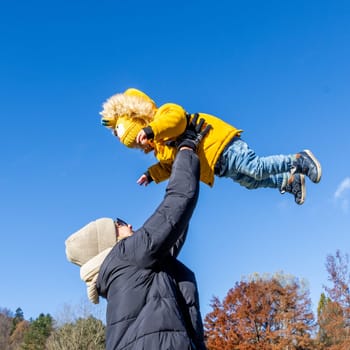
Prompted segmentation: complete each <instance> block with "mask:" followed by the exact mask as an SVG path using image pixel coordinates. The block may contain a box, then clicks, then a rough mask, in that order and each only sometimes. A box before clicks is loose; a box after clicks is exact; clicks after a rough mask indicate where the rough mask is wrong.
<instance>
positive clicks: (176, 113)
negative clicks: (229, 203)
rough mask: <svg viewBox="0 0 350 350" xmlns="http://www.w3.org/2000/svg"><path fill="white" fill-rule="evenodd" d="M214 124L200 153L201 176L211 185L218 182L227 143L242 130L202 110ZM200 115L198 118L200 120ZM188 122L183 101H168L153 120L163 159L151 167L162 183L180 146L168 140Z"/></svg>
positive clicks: (158, 153) (156, 145) (157, 148)
mask: <svg viewBox="0 0 350 350" xmlns="http://www.w3.org/2000/svg"><path fill="white" fill-rule="evenodd" d="M200 118H204V119H205V121H206V123H207V124H210V125H211V126H212V128H211V129H210V131H209V133H208V134H207V135H206V136H205V137H204V139H203V141H202V142H201V143H200V145H199V150H198V155H199V158H200V163H201V174H200V179H201V181H203V182H204V183H206V184H207V185H209V186H213V184H214V167H215V164H216V162H217V161H218V159H219V157H220V155H221V153H222V152H223V150H224V148H225V146H226V145H227V144H228V142H230V141H231V140H232V139H233V137H235V136H237V135H240V133H241V132H242V130H239V129H236V128H235V127H233V126H232V125H230V124H227V123H225V122H224V121H223V120H221V119H219V118H217V117H214V116H212V115H210V114H204V113H199V119H200ZM199 119H198V120H199ZM186 125H187V119H186V111H185V110H184V109H183V108H182V107H181V106H179V105H177V104H174V103H167V104H164V105H162V106H161V107H160V108H159V109H158V110H157V112H156V113H155V115H154V119H153V120H152V121H151V122H150V123H149V126H150V127H151V128H152V131H153V133H154V139H153V144H154V145H153V146H154V154H155V156H156V158H157V159H158V160H159V163H157V164H155V165H153V166H151V167H150V168H149V169H148V171H149V174H150V175H151V177H152V179H153V180H154V181H155V182H156V183H158V182H161V181H163V180H166V179H168V178H169V177H170V173H171V166H172V163H173V161H174V159H175V155H176V149H175V148H174V147H169V146H167V145H166V144H165V143H166V142H167V141H169V140H171V139H175V138H176V137H178V136H179V135H181V134H182V133H183V132H184V131H185V129H186Z"/></svg>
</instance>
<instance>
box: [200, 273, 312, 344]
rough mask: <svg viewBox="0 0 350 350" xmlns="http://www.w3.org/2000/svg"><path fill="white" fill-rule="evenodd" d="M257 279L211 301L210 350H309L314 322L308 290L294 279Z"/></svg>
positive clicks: (207, 330)
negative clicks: (220, 299) (221, 300)
mask: <svg viewBox="0 0 350 350" xmlns="http://www.w3.org/2000/svg"><path fill="white" fill-rule="evenodd" d="M284 277H285V276H283V275H279V276H278V277H276V276H275V277H270V276H269V277H268V278H266V277H265V278H262V277H260V276H259V275H256V276H255V277H254V278H253V279H251V280H243V281H241V282H239V283H236V284H235V287H234V288H232V289H230V290H229V292H228V294H227V295H226V297H225V298H224V300H223V302H220V301H219V299H218V298H216V297H215V298H214V299H213V302H212V305H211V306H212V308H213V311H212V312H211V313H209V314H208V315H207V316H206V317H205V334H206V340H207V347H208V349H209V350H255V349H259V350H285V349H288V350H301V349H303V350H309V349H315V346H314V341H313V339H312V336H311V335H312V332H313V330H314V326H315V322H314V316H313V313H312V311H311V301H310V298H309V292H308V290H305V288H303V286H302V284H301V283H300V282H299V280H298V279H296V278H292V279H291V278H290V277H288V278H284Z"/></svg>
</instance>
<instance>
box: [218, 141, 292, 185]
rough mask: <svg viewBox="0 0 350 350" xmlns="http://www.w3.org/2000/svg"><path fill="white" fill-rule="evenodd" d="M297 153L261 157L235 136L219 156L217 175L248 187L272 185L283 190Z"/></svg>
mask: <svg viewBox="0 0 350 350" xmlns="http://www.w3.org/2000/svg"><path fill="white" fill-rule="evenodd" d="M294 159H295V155H275V156H267V157H259V156H257V155H256V154H255V152H254V150H252V149H251V148H249V146H248V145H247V143H246V142H244V141H243V140H242V139H241V138H239V137H235V138H234V140H233V142H231V144H230V145H229V146H228V147H226V149H225V150H224V151H223V153H222V154H221V156H220V158H219V162H218V165H219V168H218V169H217V173H216V174H217V175H218V176H220V177H229V178H231V179H232V180H233V181H235V182H238V183H239V184H240V185H241V186H244V187H246V188H248V189H256V188H259V187H271V188H278V189H280V190H281V188H282V187H284V186H285V185H286V183H287V180H288V177H289V171H290V169H291V166H292V162H293V160H294Z"/></svg>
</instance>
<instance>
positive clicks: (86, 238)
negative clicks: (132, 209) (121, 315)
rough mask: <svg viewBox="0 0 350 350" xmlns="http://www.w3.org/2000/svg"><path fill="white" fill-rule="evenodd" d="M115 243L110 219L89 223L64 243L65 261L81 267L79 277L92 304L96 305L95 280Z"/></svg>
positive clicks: (115, 236) (115, 238) (113, 226)
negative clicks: (85, 286) (84, 283)
mask: <svg viewBox="0 0 350 350" xmlns="http://www.w3.org/2000/svg"><path fill="white" fill-rule="evenodd" d="M116 243H117V235H116V228H115V224H114V221H113V219H110V218H101V219H98V220H95V221H92V222H90V223H89V224H87V225H85V226H84V227H83V228H81V229H80V230H78V231H77V232H75V233H73V234H72V235H71V236H69V237H68V238H67V240H66V241H65V245H66V256H67V259H68V260H69V261H70V262H72V263H73V264H76V265H78V266H80V267H81V268H80V277H81V279H82V280H83V281H84V282H86V284H87V292H88V297H89V299H90V300H91V301H92V302H93V303H98V294H97V291H96V280H97V276H98V272H99V270H100V266H101V264H102V262H103V261H104V259H105V258H106V256H107V255H108V254H109V252H110V251H111V249H112V247H113V246H114V245H115V244H116Z"/></svg>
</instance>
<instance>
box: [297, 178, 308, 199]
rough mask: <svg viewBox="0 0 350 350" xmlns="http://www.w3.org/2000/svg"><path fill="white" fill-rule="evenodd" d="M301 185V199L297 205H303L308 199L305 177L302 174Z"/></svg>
mask: <svg viewBox="0 0 350 350" xmlns="http://www.w3.org/2000/svg"><path fill="white" fill-rule="evenodd" d="M300 184H301V198H300V200H299V202H297V204H299V205H302V204H304V202H305V198H306V187H305V175H302V174H300Z"/></svg>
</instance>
